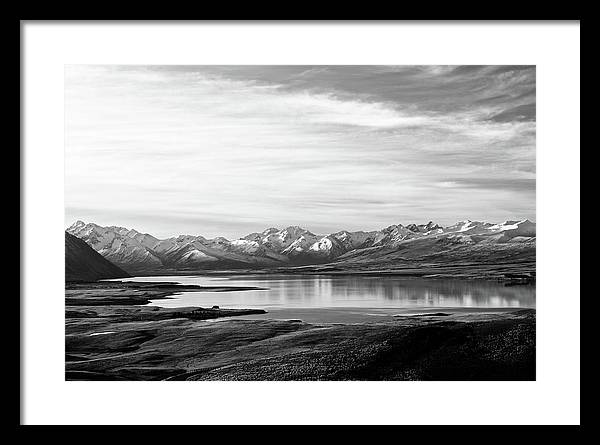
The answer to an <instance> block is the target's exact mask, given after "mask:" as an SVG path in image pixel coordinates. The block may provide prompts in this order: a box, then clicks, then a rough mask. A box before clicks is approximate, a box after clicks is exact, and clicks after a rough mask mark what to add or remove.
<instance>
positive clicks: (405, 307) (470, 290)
mask: <svg viewBox="0 0 600 445" xmlns="http://www.w3.org/2000/svg"><path fill="white" fill-rule="evenodd" d="M124 281H146V282H148V281H152V282H154V281H169V282H176V283H181V284H196V285H200V286H233V287H235V286H240V287H241V286H251V287H260V288H263V289H264V290H245V291H229V292H182V293H180V294H176V295H173V296H172V297H171V298H167V299H162V300H153V301H151V302H150V304H151V305H155V306H161V307H169V308H173V307H185V306H200V307H211V306H213V305H218V306H220V307H222V308H260V309H265V310H267V311H269V313H271V314H280V315H282V316H283V315H284V316H285V317H287V318H293V317H294V316H295V315H298V314H303V315H302V317H299V318H306V314H307V313H311V311H312V313H317V312H323V311H324V310H334V312H335V311H336V310H337V311H338V312H340V311H346V312H345V313H346V314H349V313H352V312H349V310H354V311H355V312H356V310H357V311H358V312H356V313H360V314H363V315H364V314H368V315H370V316H377V315H389V314H391V313H395V312H397V313H403V312H404V313H406V312H411V311H412V312H414V311H420V310H432V309H454V310H461V311H465V310H467V311H468V310H476V311H479V310H485V309H495V310H496V309H507V308H515V309H517V308H534V307H535V286H533V285H520V286H506V285H505V284H503V283H498V282H494V281H481V280H472V281H471V280H438V279H422V278H404V277H393V276H380V277H373V276H356V275H354V276H331V275H303V276H302V275H232V276H225V277H217V276H155V277H133V278H129V279H126V280H124ZM315 310H318V311H316V312H315ZM345 318H347V317H345Z"/></svg>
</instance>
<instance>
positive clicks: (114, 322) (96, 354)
mask: <svg viewBox="0 0 600 445" xmlns="http://www.w3.org/2000/svg"><path fill="white" fill-rule="evenodd" d="M191 289H193V290H196V291H201V290H202V289H205V290H211V291H223V292H226V291H228V290H231V289H228V288H226V287H220V288H201V287H199V286H182V285H176V284H172V283H151V284H150V283H121V282H99V283H90V284H86V283H78V284H68V285H67V289H66V314H65V315H66V341H65V347H66V357H65V360H66V379H67V380H534V379H535V310H533V309H527V310H519V311H509V312H496V313H478V314H476V313H471V314H465V313H455V314H453V313H450V312H444V313H429V314H418V315H412V316H399V317H395V319H394V321H386V322H377V323H354V324H326V323H321V324H310V323H305V322H302V321H301V320H271V319H262V320H253V319H236V318H235V316H238V315H251V314H261V313H264V311H262V310H250V309H249V310H234V309H230V310H227V309H221V308H217V307H214V308H177V309H166V308H159V307H155V306H143V305H144V304H146V303H147V302H148V301H149V300H150V299H157V298H167V297H168V296H169V295H171V294H173V293H175V292H179V291H183V290H191ZM236 290H240V289H239V288H236Z"/></svg>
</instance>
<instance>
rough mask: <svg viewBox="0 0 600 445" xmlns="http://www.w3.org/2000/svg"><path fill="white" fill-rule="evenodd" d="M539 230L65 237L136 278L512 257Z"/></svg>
mask: <svg viewBox="0 0 600 445" xmlns="http://www.w3.org/2000/svg"><path fill="white" fill-rule="evenodd" d="M535 227H536V225H535V223H533V222H531V221H529V220H528V219H523V220H518V221H517V220H508V221H504V222H502V223H498V224H495V223H490V222H484V221H471V220H463V221H459V222H457V223H456V224H454V225H451V226H447V227H442V226H441V225H439V224H436V223H434V222H433V221H429V222H428V223H426V224H414V223H411V224H408V225H402V224H396V225H390V226H388V227H386V228H383V229H381V230H373V231H355V232H351V231H348V230H341V231H338V232H334V233H331V234H326V235H318V234H315V233H313V232H311V231H309V230H307V229H305V228H302V227H300V226H288V227H285V228H283V229H278V228H274V227H271V228H268V229H265V230H264V231H263V232H253V233H250V234H248V235H246V236H244V237H241V238H238V239H235V240H229V239H227V238H224V237H215V238H205V237H203V236H201V235H178V236H175V237H170V238H166V239H159V238H156V237H154V236H152V235H150V234H148V233H141V232H138V231H137V230H135V229H127V228H125V227H120V226H106V227H103V226H100V225H98V224H95V223H85V222H83V221H76V222H75V223H74V224H72V225H71V226H70V227H69V228H68V229H67V232H68V233H70V234H71V235H74V236H76V237H78V238H81V239H82V240H83V241H85V242H86V243H87V244H88V245H89V246H91V247H92V248H93V249H94V250H95V251H97V252H98V253H100V254H101V255H102V256H103V257H105V258H106V259H107V260H109V261H111V262H112V263H114V264H116V265H117V266H119V267H121V268H122V269H124V270H125V271H127V272H129V273H135V272H140V271H143V272H145V271H160V270H166V269H169V270H171V269H175V270H204V269H229V268H231V269H239V268H249V269H252V268H277V267H282V266H294V265H310V264H324V263H331V262H339V261H346V260H350V259H352V261H355V260H356V258H360V259H361V261H362V260H365V259H367V258H372V259H373V260H374V261H377V258H379V257H380V256H388V257H389V256H390V252H397V251H409V253H411V254H414V253H415V252H417V251H419V252H423V254H424V255H425V256H423V255H421V257H423V258H425V257H427V256H428V255H432V254H434V253H439V252H446V253H448V252H453V251H458V250H461V249H462V250H463V251H464V252H460V253H461V255H462V256H465V255H467V251H468V250H471V251H480V250H485V251H489V252H490V255H491V253H494V255H496V256H497V254H498V253H499V252H500V253H501V254H502V255H506V256H507V257H509V256H510V252H511V251H514V252H517V251H522V250H523V249H525V250H527V251H528V252H531V250H532V249H533V254H535V236H536V232H535ZM507 246H508V247H507ZM492 251H493V252H492ZM457 253H459V252H457ZM392 256H393V255H392ZM409 256H410V255H409ZM413 256H414V255H413ZM421 257H419V258H421Z"/></svg>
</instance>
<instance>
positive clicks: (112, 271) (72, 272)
mask: <svg viewBox="0 0 600 445" xmlns="http://www.w3.org/2000/svg"><path fill="white" fill-rule="evenodd" d="M128 276H130V275H129V274H128V273H127V272H125V271H124V270H122V269H121V268H119V267H117V266H115V265H114V264H112V263H111V262H110V261H108V260H107V259H105V258H104V257H103V256H102V255H100V254H99V253H98V252H96V251H95V250H94V249H92V248H91V247H90V246H88V245H87V244H86V243H85V241H83V240H81V239H79V238H77V237H76V236H73V235H71V234H70V233H67V232H65V281H70V282H73V281H96V280H102V279H107V278H124V277H128Z"/></svg>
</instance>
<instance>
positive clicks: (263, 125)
mask: <svg viewBox="0 0 600 445" xmlns="http://www.w3.org/2000/svg"><path fill="white" fill-rule="evenodd" d="M65 88H66V92H65V103H66V113H65V116H66V147H65V153H66V178H65V182H66V191H65V193H66V202H67V214H66V218H67V223H71V222H72V220H73V219H76V218H81V219H94V220H96V221H98V222H101V223H107V224H124V222H123V221H128V223H129V224H130V225H131V226H134V227H136V228H139V229H140V230H144V231H147V232H150V233H154V234H156V235H158V236H170V235H175V234H178V233H198V234H204V235H207V236H211V235H225V236H228V237H237V236H241V235H243V234H245V233H246V232H249V231H254V230H260V229H262V228H264V227H263V226H283V225H288V224H303V225H306V226H308V227H309V228H311V229H313V230H315V231H323V232H327V231H335V230H339V229H342V228H347V229H358V228H367V229H370V228H373V229H374V228H378V227H381V226H384V225H388V224H391V223H394V222H410V221H422V220H425V219H437V220H438V221H440V223H451V222H454V221H455V220H456V219H463V218H475V217H477V218H481V219H491V220H501V219H506V218H507V217H510V216H514V215H513V214H512V213H513V212H517V211H518V212H520V214H519V215H517V216H522V217H529V218H532V219H533V218H534V217H535V113H533V112H532V105H531V104H532V103H533V110H535V93H533V96H532V95H531V94H530V93H528V92H531V91H532V90H533V92H535V71H534V69H533V68H531V67H454V66H444V67H412V66H409V67H303V66H298V67H266V66H258V67H254V66H253V67H239V66H238V67H234V66H231V67H192V66H183V67H175V66H166V67H165V66H161V67H157V66H149V67H138V66H135V67H133V66H67V67H66V69H65ZM531 101H533V102H531ZM453 104H454V106H452V105H453ZM482 178H483V179H482ZM511 208H512V209H514V210H511ZM507 213H510V215H508V214H507ZM103 215H104V216H103ZM136 215H137V216H136ZM109 219H110V221H109ZM122 220H123V221H122Z"/></svg>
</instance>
